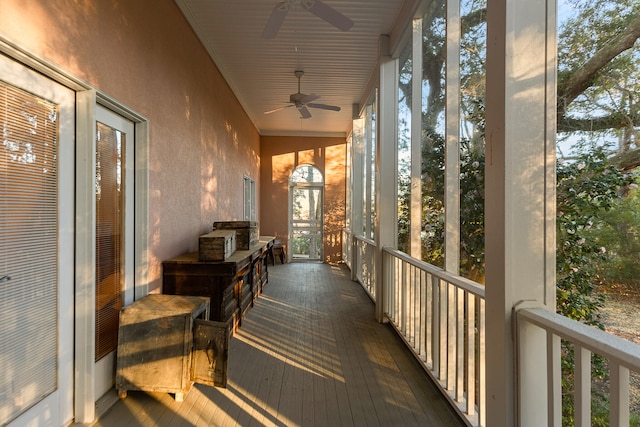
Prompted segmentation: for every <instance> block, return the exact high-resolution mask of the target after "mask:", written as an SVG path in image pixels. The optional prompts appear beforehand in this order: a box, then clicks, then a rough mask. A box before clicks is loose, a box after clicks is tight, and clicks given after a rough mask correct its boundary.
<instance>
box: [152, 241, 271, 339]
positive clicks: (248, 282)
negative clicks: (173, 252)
mask: <svg viewBox="0 0 640 427" xmlns="http://www.w3.org/2000/svg"><path fill="white" fill-rule="evenodd" d="M272 246H273V238H272V237H261V238H260V240H259V241H258V243H257V244H254V245H253V246H251V248H250V249H249V250H236V252H235V253H234V254H233V255H231V256H230V257H228V258H227V259H226V260H224V261H200V260H199V256H198V253H196V252H194V253H190V254H185V255H181V256H178V257H175V258H172V259H169V260H166V261H164V262H163V263H162V279H163V283H162V286H163V292H164V293H165V294H171V295H197V296H206V297H209V298H210V311H209V319H210V320H215V321H219V322H225V323H227V324H228V325H229V326H230V327H231V329H232V331H234V330H235V329H236V328H237V327H238V326H240V324H241V322H242V317H243V315H244V314H245V313H246V312H247V310H249V309H250V308H251V307H252V306H253V300H254V299H255V298H257V297H258V295H259V294H260V293H261V292H262V287H263V286H264V285H265V284H266V282H267V280H268V274H267V258H268V256H269V251H270V250H271V247H272Z"/></svg>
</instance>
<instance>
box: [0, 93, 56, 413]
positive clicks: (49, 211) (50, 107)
mask: <svg viewBox="0 0 640 427" xmlns="http://www.w3.org/2000/svg"><path fill="white" fill-rule="evenodd" d="M57 115H58V109H57V106H56V105H54V104H51V103H49V102H47V101H45V100H43V99H39V98H37V97H35V96H33V95H31V94H29V93H26V92H23V91H21V90H19V89H17V88H14V87H12V86H10V85H7V84H5V83H4V82H0V127H1V128H2V144H1V145H0V277H3V276H8V277H10V279H7V278H6V277H5V279H4V280H2V281H0V307H1V308H2V309H1V310H0V337H1V338H0V425H4V424H6V423H8V422H9V421H11V420H12V419H14V418H16V417H17V416H18V415H20V414H21V413H23V412H24V411H26V410H27V409H28V408H30V407H31V406H33V405H35V404H36V403H37V402H39V401H40V400H41V399H43V398H44V397H45V396H47V395H48V394H50V393H52V392H53V391H55V390H56V388H57V359H58V358H57V337H58V328H57V320H58V316H57V312H58V307H57V295H58V286H57V276H58V274H57V273H58V272H57V242H58V237H57V236H58V225H57V211H58V208H57V199H58V197H57V169H56V152H57V135H58V123H57Z"/></svg>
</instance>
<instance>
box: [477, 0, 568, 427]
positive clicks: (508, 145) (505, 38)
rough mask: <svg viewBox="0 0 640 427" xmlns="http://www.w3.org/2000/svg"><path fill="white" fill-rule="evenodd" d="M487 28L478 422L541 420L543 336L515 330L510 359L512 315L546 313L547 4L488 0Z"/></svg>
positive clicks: (550, 128)
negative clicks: (519, 336)
mask: <svg viewBox="0 0 640 427" xmlns="http://www.w3.org/2000/svg"><path fill="white" fill-rule="evenodd" d="M547 15H549V16H550V17H551V20H549V19H548V17H547ZM487 28H488V31H487V90H486V93H487V98H486V123H487V129H486V137H487V146H486V205H485V218H486V224H485V232H486V313H487V314H486V363H487V365H486V377H487V411H486V413H487V425H489V426H491V427H501V426H504V427H507V426H514V425H520V426H529V425H530V426H540V425H547V424H548V415H547V405H546V402H547V389H546V381H545V380H546V370H547V366H546V352H545V345H546V344H545V339H544V336H543V335H542V334H541V333H540V332H538V331H528V330H525V331H523V334H524V335H523V338H524V339H523V342H524V346H523V347H521V348H519V349H518V352H519V353H520V354H521V355H522V356H523V357H521V358H520V361H521V362H523V361H524V363H521V364H520V365H517V360H518V359H517V357H516V351H515V350H514V337H513V331H514V327H513V311H514V309H515V308H516V306H517V305H519V304H520V305H524V304H527V305H537V306H546V307H548V309H549V310H554V309H555V107H556V98H555V95H556V93H555V85H556V83H555V82H556V80H555V79H556V77H555V45H556V37H555V34H556V27H555V2H554V1H551V0H548V1H541V2H532V1H530V0H488V1H487ZM515 372H518V373H517V374H516V373H515Z"/></svg>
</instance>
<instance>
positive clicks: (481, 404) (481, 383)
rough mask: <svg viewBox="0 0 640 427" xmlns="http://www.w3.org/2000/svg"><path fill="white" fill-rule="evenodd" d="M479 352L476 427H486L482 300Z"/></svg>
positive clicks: (484, 337)
mask: <svg viewBox="0 0 640 427" xmlns="http://www.w3.org/2000/svg"><path fill="white" fill-rule="evenodd" d="M479 313H480V314H479V319H478V325H480V326H479V328H478V329H479V340H480V343H479V350H478V362H479V363H478V369H479V371H480V372H478V426H482V427H484V426H486V425H487V413H486V408H487V392H486V390H487V371H486V359H485V354H486V353H485V343H486V336H485V335H486V334H485V326H484V325H485V320H486V314H485V301H484V299H482V300H480V310H479Z"/></svg>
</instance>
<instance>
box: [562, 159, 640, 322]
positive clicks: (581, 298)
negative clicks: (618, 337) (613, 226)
mask: <svg viewBox="0 0 640 427" xmlns="http://www.w3.org/2000/svg"><path fill="white" fill-rule="evenodd" d="M632 181H633V175H632V174H630V173H625V172H624V171H621V170H619V169H617V168H615V167H613V166H611V165H609V164H608V163H607V161H606V152H605V150H604V149H603V148H598V147H594V148H593V149H592V150H591V151H590V152H587V153H584V154H582V155H580V156H579V157H578V158H577V159H576V160H575V161H572V162H570V163H566V162H559V163H558V165H557V189H556V192H557V222H556V242H557V244H556V251H557V252H556V271H557V294H556V304H557V310H558V312H559V313H561V314H563V315H565V316H567V317H569V318H572V319H575V320H579V321H581V322H585V323H586V324H589V325H594V326H597V327H599V328H603V325H602V322H601V319H600V315H599V310H600V308H601V307H602V306H603V304H604V295H603V294H602V293H600V292H596V290H597V288H598V286H600V285H601V284H602V278H601V276H600V275H599V266H601V265H603V264H604V263H605V262H606V261H607V260H608V259H609V254H608V249H607V247H606V246H605V244H604V242H603V240H602V239H601V238H600V237H599V236H598V233H595V232H594V231H596V230H601V229H603V227H605V226H606V222H605V221H604V220H603V214H604V213H606V212H608V211H610V210H611V208H612V207H614V206H615V205H616V203H617V202H618V200H619V199H620V189H621V188H624V187H626V186H628V185H629V184H631V183H632Z"/></svg>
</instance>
